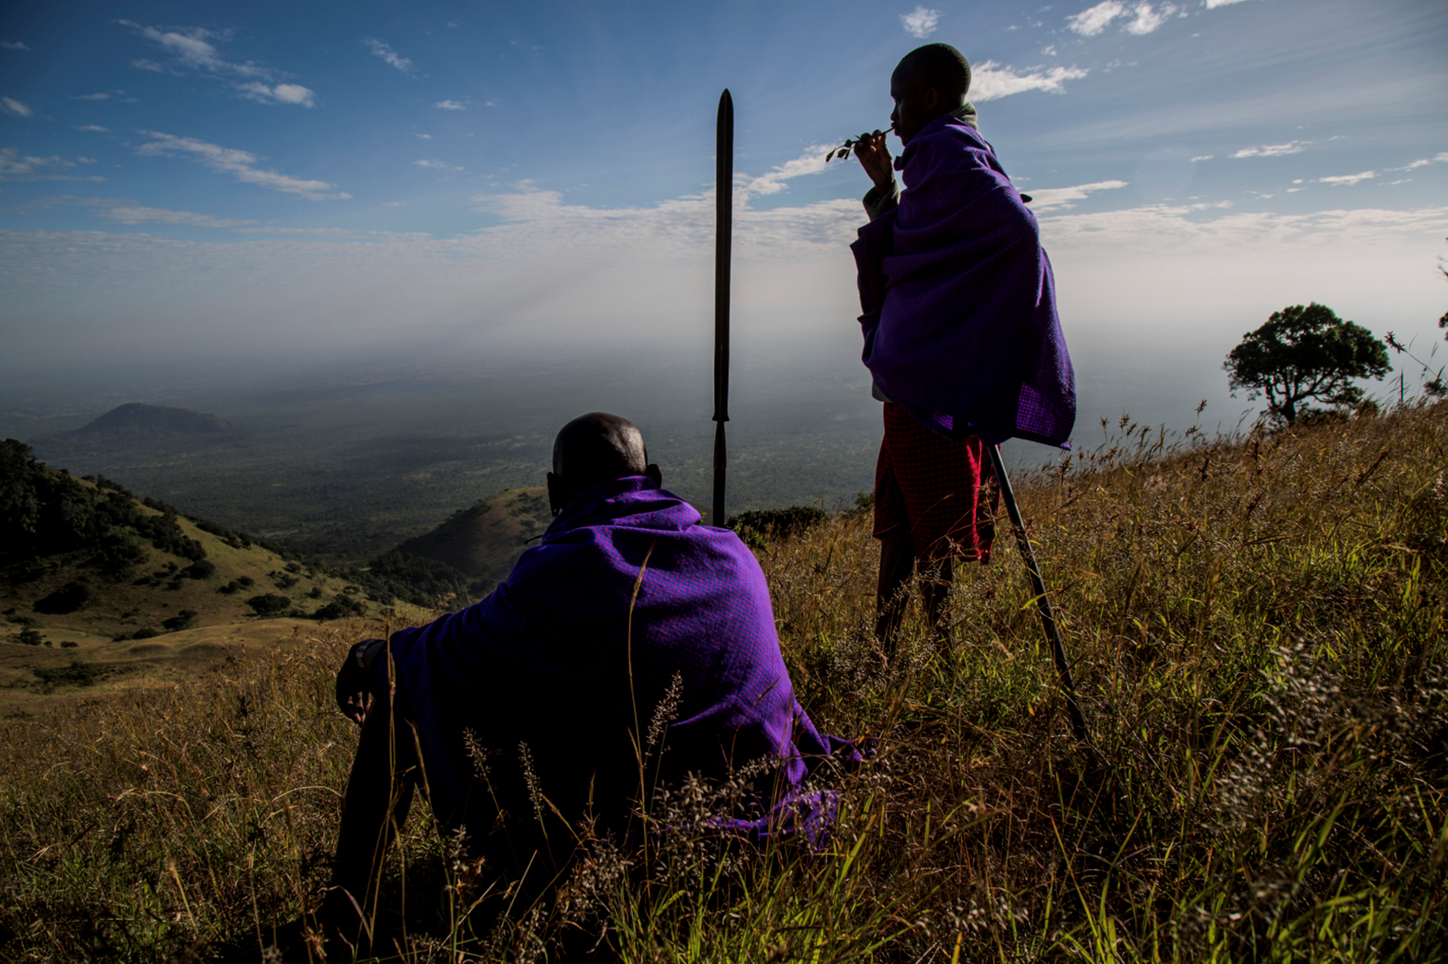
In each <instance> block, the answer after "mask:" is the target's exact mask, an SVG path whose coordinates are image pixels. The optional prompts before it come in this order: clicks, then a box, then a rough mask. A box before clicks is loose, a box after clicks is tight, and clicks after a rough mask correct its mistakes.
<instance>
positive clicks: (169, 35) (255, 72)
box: [116, 20, 315, 107]
mask: <svg viewBox="0 0 1448 964" xmlns="http://www.w3.org/2000/svg"><path fill="white" fill-rule="evenodd" d="M116 22H117V23H119V24H121V25H123V26H126V27H130V28H131V29H132V30H135V31H137V32H138V33H140V35H141V36H143V37H145V38H146V39H147V40H150V41H151V42H152V43H155V44H156V45H158V46H159V47H160V48H161V49H162V50H164V51H166V52H167V53H168V54H171V55H172V56H173V57H174V58H175V63H177V64H179V65H180V66H182V67H189V68H190V69H192V70H198V71H202V72H203V73H208V74H212V75H215V76H218V77H222V76H225V77H245V78H250V80H249V81H248V82H246V83H242V82H238V81H230V83H231V86H232V88H233V89H234V90H236V91H237V93H239V94H241V96H243V97H245V98H247V99H248V100H254V101H258V102H260V103H263V104H297V105H300V106H302V107H313V106H315V104H314V102H313V98H314V96H315V95H314V94H313V92H312V91H310V90H308V89H307V88H306V87H303V86H301V85H300V84H290V83H276V81H277V80H279V79H281V77H280V75H278V73H277V72H276V71H274V70H272V69H271V68H269V67H264V66H262V65H260V64H255V63H252V62H250V61H247V62H245V63H237V62H235V61H230V60H227V59H226V58H225V57H223V56H221V52H220V51H219V50H218V49H217V48H216V45H215V44H213V43H212V41H216V42H218V43H224V42H226V41H228V40H230V39H231V34H230V33H228V32H225V31H222V32H218V31H214V30H207V29H206V28H205V27H176V28H174V29H171V30H162V29H160V28H157V27H146V26H142V25H141V24H138V23H135V22H133V21H130V20H118V21H116ZM131 66H133V67H137V68H140V69H141V70H149V71H153V72H155V73H163V74H164V73H170V72H171V71H170V70H168V68H167V67H166V65H164V64H158V63H156V62H155V61H151V60H145V59H141V60H134V61H132V62H131ZM271 84H275V86H270V85H271Z"/></svg>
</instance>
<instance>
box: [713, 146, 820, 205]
mask: <svg viewBox="0 0 1448 964" xmlns="http://www.w3.org/2000/svg"><path fill="white" fill-rule="evenodd" d="M838 146H839V145H838V144H815V145H814V146H812V147H808V148H806V149H805V152H804V153H803V154H801V155H800V156H799V157H796V158H795V159H794V160H792V161H785V162H784V163H783V164H781V165H779V166H778V167H776V168H775V169H774V170H772V171H769V172H768V173H766V174H761V175H759V176H758V177H750V176H749V175H748V174H736V175H735V176H734V181H735V187H736V188H737V189H738V190H736V192H735V195H736V198H738V197H739V196H740V195H741V194H742V196H743V197H744V198H746V199H747V198H748V197H750V196H752V195H758V194H763V195H768V194H778V193H779V192H780V191H783V190H784V189H785V187H786V185H785V183H784V182H785V181H788V180H789V179H790V178H794V177H801V176H803V175H805V174H818V173H819V172H820V171H823V170H824V169H825V155H827V154H828V153H829V152H830V149H831V148H834V147H838Z"/></svg>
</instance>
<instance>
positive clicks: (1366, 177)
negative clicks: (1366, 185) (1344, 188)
mask: <svg viewBox="0 0 1448 964" xmlns="http://www.w3.org/2000/svg"><path fill="white" fill-rule="evenodd" d="M1377 176H1378V172H1377V171H1363V172H1362V173H1361V174H1339V175H1337V176H1335V177H1320V178H1318V179H1317V180H1318V182H1319V183H1321V184H1345V185H1352V184H1356V183H1357V182H1359V181H1370V180H1372V179H1373V178H1375V177H1377Z"/></svg>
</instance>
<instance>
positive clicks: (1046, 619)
mask: <svg viewBox="0 0 1448 964" xmlns="http://www.w3.org/2000/svg"><path fill="white" fill-rule="evenodd" d="M986 451H987V452H989V453H990V467H991V469H992V471H994V472H995V477H996V481H997V482H999V483H1000V486H1001V497H1002V498H1003V499H1005V503H1006V514H1007V515H1009V516H1010V517H1011V527H1012V528H1013V529H1015V530H1016V545H1018V546H1020V549H1021V555H1022V556H1023V557H1024V558H1025V560H1026V569H1027V571H1029V572H1030V574H1031V587H1032V588H1033V589H1034V590H1035V592H1036V608H1037V609H1039V610H1040V613H1041V625H1042V626H1043V627H1044V628H1045V630H1046V641H1047V642H1048V643H1050V644H1051V656H1052V658H1053V659H1055V661H1056V673H1057V674H1058V675H1059V676H1060V677H1061V685H1062V686H1064V687H1065V689H1066V713H1067V714H1068V715H1069V716H1070V717H1071V732H1072V733H1073V734H1075V736H1076V739H1077V740H1078V741H1080V742H1082V743H1085V742H1086V718H1085V717H1084V716H1082V715H1081V704H1080V703H1078V702H1077V701H1076V684H1075V682H1073V681H1072V679H1071V666H1070V664H1069V663H1067V662H1066V648H1065V647H1064V646H1062V645H1061V637H1060V635H1059V634H1058V633H1057V632H1056V614H1055V613H1054V612H1052V611H1051V599H1050V597H1049V596H1047V595H1046V582H1045V580H1043V579H1042V578H1041V569H1040V567H1039V566H1037V565H1036V553H1035V552H1034V551H1033V550H1032V549H1031V537H1030V536H1029V535H1027V534H1026V523H1025V520H1024V519H1022V518H1021V510H1020V507H1019V506H1017V505H1016V494H1015V493H1014V492H1012V491H1011V480H1010V479H1009V478H1007V477H1006V467H1005V463H1004V462H1002V461H1001V450H1000V446H999V445H987V446H986Z"/></svg>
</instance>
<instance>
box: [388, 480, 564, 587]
mask: <svg viewBox="0 0 1448 964" xmlns="http://www.w3.org/2000/svg"><path fill="white" fill-rule="evenodd" d="M552 521H553V517H552V513H550V512H549V510H548V490H547V489H546V488H543V487H542V486H538V487H536V488H528V489H509V490H507V491H506V492H499V493H498V494H497V495H494V496H491V497H490V498H487V499H480V500H479V501H477V502H476V503H474V504H473V505H472V506H470V507H469V508H466V509H463V510H461V511H459V512H456V513H454V514H453V516H452V518H450V519H448V520H447V521H446V522H444V523H443V524H442V525H440V526H438V527H437V528H436V529H433V530H432V531H431V532H427V533H424V534H423V535H420V536H417V537H416V538H413V539H409V540H407V541H406V542H404V543H402V545H400V546H398V547H397V549H398V551H399V552H403V553H406V554H409V555H413V556H420V557H422V558H425V559H436V560H438V561H440V562H445V563H447V564H448V565H450V566H453V567H454V568H456V569H458V570H460V571H461V572H463V573H464V574H466V576H467V578H468V579H469V580H471V582H470V583H469V584H468V587H467V590H468V594H469V595H471V596H472V597H473V598H475V599H476V598H478V597H479V596H482V595H484V594H486V593H488V592H490V591H491V590H492V588H493V587H494V586H496V585H497V584H498V583H499V582H501V581H502V579H503V577H504V576H506V575H507V574H508V573H509V572H510V571H511V570H512V568H513V563H514V562H516V561H517V559H518V557H519V556H520V555H522V554H523V550H524V549H525V548H527V546H528V544H529V543H530V542H532V541H536V540H537V538H538V536H541V535H542V534H543V532H544V530H545V529H547V528H548V523H550V522H552Z"/></svg>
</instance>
